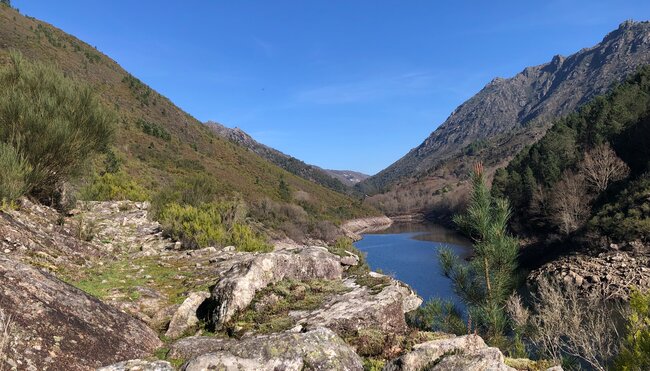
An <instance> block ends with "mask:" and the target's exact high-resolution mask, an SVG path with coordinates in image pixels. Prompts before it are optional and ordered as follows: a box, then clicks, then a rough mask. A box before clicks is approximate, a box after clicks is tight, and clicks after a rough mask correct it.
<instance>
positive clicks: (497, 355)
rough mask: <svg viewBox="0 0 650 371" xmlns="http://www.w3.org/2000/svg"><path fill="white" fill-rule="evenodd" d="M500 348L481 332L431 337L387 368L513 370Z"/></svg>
mask: <svg viewBox="0 0 650 371" xmlns="http://www.w3.org/2000/svg"><path fill="white" fill-rule="evenodd" d="M504 362H505V360H504V357H503V354H501V351H499V349H497V348H490V347H488V346H487V345H486V344H485V342H484V341H483V339H481V337H480V336H478V335H465V336H456V337H450V338H443V339H437V340H432V341H428V342H426V343H422V344H418V345H415V346H413V350H412V351H410V352H408V353H406V354H405V355H403V356H401V357H399V358H397V359H395V360H393V361H391V362H390V363H388V364H387V365H386V367H384V371H418V370H423V369H427V370H495V371H497V370H512V371H514V370H515V369H514V368H512V367H509V366H507V365H506V364H505V363H504Z"/></svg>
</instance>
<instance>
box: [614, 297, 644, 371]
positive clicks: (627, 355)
mask: <svg viewBox="0 0 650 371" xmlns="http://www.w3.org/2000/svg"><path fill="white" fill-rule="evenodd" d="M630 307H631V313H630V314H629V316H628V318H627V335H626V336H625V338H624V339H623V342H622V344H621V349H620V352H619V354H618V357H617V358H616V361H615V363H614V365H615V368H616V369H618V370H630V371H631V370H648V369H650V293H647V292H646V293H641V292H639V291H636V292H633V293H632V295H631V297H630Z"/></svg>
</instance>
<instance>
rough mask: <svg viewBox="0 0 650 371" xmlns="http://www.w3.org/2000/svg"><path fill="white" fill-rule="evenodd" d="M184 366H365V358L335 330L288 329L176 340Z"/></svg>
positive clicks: (193, 370)
mask: <svg viewBox="0 0 650 371" xmlns="http://www.w3.org/2000/svg"><path fill="white" fill-rule="evenodd" d="M168 356H169V357H171V358H181V359H189V360H188V361H187V362H186V363H185V365H184V366H183V367H182V370H185V371H199V370H227V371H230V370H259V371H264V370H269V371H273V370H284V371H292V370H296V371H300V370H304V369H309V370H349V371H361V370H363V363H362V361H361V358H359V356H358V355H357V354H356V353H355V352H354V350H353V349H352V348H350V347H349V346H348V345H347V344H345V342H344V341H343V340H342V339H341V338H339V337H338V336H337V335H336V334H335V333H333V332H332V331H331V330H328V329H325V328H317V329H314V330H312V331H308V332H304V333H295V332H284V333H279V334H272V335H262V336H256V337H249V338H244V339H241V340H235V339H217V338H213V337H189V338H184V339H181V340H179V341H177V342H176V343H174V344H172V346H171V350H170V353H169V355H168Z"/></svg>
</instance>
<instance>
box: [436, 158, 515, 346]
mask: <svg viewBox="0 0 650 371" xmlns="http://www.w3.org/2000/svg"><path fill="white" fill-rule="evenodd" d="M472 185H473V190H472V196H471V199H470V203H469V206H468V208H467V211H466V212H465V214H463V215H457V216H456V217H455V218H454V221H455V222H456V224H457V225H458V226H459V227H460V228H461V229H462V230H464V231H465V232H466V233H467V234H468V235H470V236H471V238H472V240H473V241H474V258H473V259H472V260H471V261H470V262H469V263H465V262H464V261H462V260H461V259H460V258H458V256H456V255H454V254H453V253H452V252H451V251H450V250H448V249H445V250H443V251H442V252H441V254H440V262H441V265H442V269H443V272H444V274H445V276H447V277H449V278H450V279H451V280H452V283H453V285H454V289H455V291H456V293H457V294H458V295H459V296H460V298H461V299H462V300H463V301H464V302H465V304H466V305H467V308H468V310H469V314H470V316H471V319H472V321H473V323H474V324H476V326H477V327H478V328H479V329H480V330H481V331H482V332H483V333H484V334H485V335H487V336H488V337H489V338H493V339H494V338H497V337H500V336H502V335H503V334H504V332H505V330H506V326H507V318H506V314H505V311H504V307H505V302H506V300H507V299H508V297H509V295H510V294H511V293H512V290H513V289H514V285H515V271H516V269H517V263H516V258H517V252H518V248H519V243H518V241H517V239H515V238H514V237H512V236H510V235H509V234H508V232H507V224H508V220H509V218H510V207H509V205H508V202H507V201H506V200H504V199H499V198H495V197H493V196H492V195H491V194H490V191H489V189H488V187H487V185H486V182H485V178H484V175H483V166H482V165H481V164H478V165H476V167H475V169H474V172H473V174H472Z"/></svg>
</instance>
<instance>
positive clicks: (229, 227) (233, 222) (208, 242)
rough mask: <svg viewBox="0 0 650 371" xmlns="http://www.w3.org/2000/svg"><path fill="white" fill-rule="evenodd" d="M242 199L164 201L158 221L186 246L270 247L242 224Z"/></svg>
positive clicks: (262, 249)
mask: <svg viewBox="0 0 650 371" xmlns="http://www.w3.org/2000/svg"><path fill="white" fill-rule="evenodd" d="M242 213H243V211H242V202H241V201H213V202H210V203H204V204H201V205H199V206H192V205H181V204H178V203H176V202H172V203H170V204H167V205H165V207H164V208H162V210H160V212H159V217H158V221H159V222H160V224H161V225H162V227H163V230H164V232H165V234H166V235H168V236H169V237H171V238H173V239H176V240H179V241H182V242H183V244H184V245H185V246H186V247H189V248H201V247H207V246H225V245H227V244H232V245H234V246H235V248H236V249H237V250H238V251H249V252H253V251H270V250H271V249H272V247H271V246H270V245H269V244H268V243H266V241H265V240H264V238H263V237H262V236H260V235H259V234H258V233H255V232H254V231H253V230H252V229H251V228H250V226H248V225H246V224H245V215H243V214H242Z"/></svg>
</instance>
